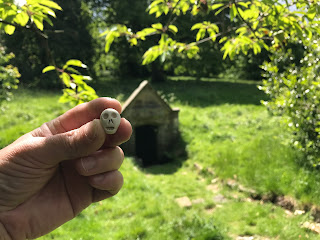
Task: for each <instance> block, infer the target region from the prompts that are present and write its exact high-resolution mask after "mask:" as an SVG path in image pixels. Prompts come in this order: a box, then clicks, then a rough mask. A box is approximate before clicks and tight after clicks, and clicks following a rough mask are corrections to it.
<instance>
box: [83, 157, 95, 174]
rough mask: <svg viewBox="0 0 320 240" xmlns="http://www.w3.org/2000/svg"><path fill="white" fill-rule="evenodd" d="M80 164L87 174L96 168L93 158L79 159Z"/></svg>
mask: <svg viewBox="0 0 320 240" xmlns="http://www.w3.org/2000/svg"><path fill="white" fill-rule="evenodd" d="M81 164H82V167H83V169H84V170H85V171H86V172H89V171H90V170H92V169H93V168H94V167H95V166H96V160H95V159H94V158H93V157H86V158H81Z"/></svg>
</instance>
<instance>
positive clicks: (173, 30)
mask: <svg viewBox="0 0 320 240" xmlns="http://www.w3.org/2000/svg"><path fill="white" fill-rule="evenodd" d="M168 28H169V30H171V32H173V33H177V32H178V28H177V27H176V26H175V25H169V27H168Z"/></svg>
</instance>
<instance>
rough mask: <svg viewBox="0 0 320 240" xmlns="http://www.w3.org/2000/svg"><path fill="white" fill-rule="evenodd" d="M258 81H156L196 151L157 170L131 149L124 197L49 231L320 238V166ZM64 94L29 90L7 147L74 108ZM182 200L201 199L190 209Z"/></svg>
mask: <svg viewBox="0 0 320 240" xmlns="http://www.w3.org/2000/svg"><path fill="white" fill-rule="evenodd" d="M138 84H139V82H138V81H136V80H135V81H129V80H127V81H122V82H120V83H119V82H112V81H106V82H103V83H101V84H100V85H99V86H97V87H98V89H99V92H98V93H99V95H100V96H110V97H114V98H117V99H119V100H121V101H125V100H126V98H127V97H128V96H129V95H130V93H131V92H132V91H133V90H134V89H135V87H137V86H138ZM256 85H257V83H256V82H251V81H241V82H231V81H221V80H219V81H218V80H212V79H203V80H202V81H190V80H188V79H181V78H178V79H171V80H170V81H168V82H167V83H166V84H154V85H153V86H154V88H155V89H157V90H158V91H159V93H160V94H161V95H162V96H163V97H164V98H165V99H166V100H167V101H168V102H169V103H170V105H171V106H172V107H179V108H180V110H181V112H180V115H179V118H180V131H181V137H182V143H181V145H182V146H183V147H184V150H185V151H186V155H182V156H176V157H175V160H174V161H172V162H170V163H167V164H164V165H158V166H152V167H148V168H141V167H139V166H138V165H137V164H136V163H135V161H134V159H133V158H131V157H126V159H125V162H124V164H123V166H122V168H121V171H122V173H123V175H124V178H125V184H124V187H123V189H122V190H121V192H120V193H119V194H118V195H117V196H115V197H114V198H112V199H109V200H106V201H103V202H100V203H96V204H93V205H92V206H90V207H89V208H88V209H86V210H85V211H84V212H82V213H81V214H80V215H79V216H78V217H77V218H75V219H74V220H72V221H70V222H68V223H67V224H65V225H64V226H62V227H60V228H58V229H57V230H55V231H54V232H52V233H50V234H49V235H47V236H44V237H42V238H40V239H42V240H47V239H59V240H60V239H61V240H70V239H74V240H76V239H83V240H89V239H97V240H100V239H101V240H104V239H207V240H209V239H211V240H213V239H245V238H244V237H247V239H250V238H249V237H254V238H251V239H265V240H266V239H319V235H318V234H316V233H315V232H313V231H310V230H308V229H306V228H303V227H302V226H303V224H304V223H306V222H310V223H312V222H313V220H315V219H314V216H315V215H314V214H313V213H312V211H309V210H310V208H311V205H313V206H316V205H320V181H319V180H320V174H319V173H318V172H317V171H316V170H314V169H306V168H303V167H302V164H301V162H302V161H303V158H302V157H301V156H300V155H299V154H298V153H297V152H296V151H295V150H293V149H292V148H291V147H290V146H289V145H288V144H287V140H286V139H287V136H288V133H287V132H286V130H285V127H284V126H283V124H282V123H281V118H279V117H275V116H270V115H269V114H268V112H267V110H266V109H265V107H264V106H262V105H261V104H260V100H261V99H266V96H265V95H264V94H263V93H262V92H260V91H259V90H258V89H257V87H256ZM58 98H59V92H44V91H37V92H34V91H31V90H24V89H22V90H19V92H18V94H16V98H15V99H14V101H12V102H11V103H10V104H8V110H7V111H6V112H5V113H4V114H3V115H2V116H0V122H1V126H0V147H4V146H5V145H7V144H9V143H10V142H12V141H13V140H14V139H15V138H17V137H18V136H20V135H21V134H23V133H25V132H27V131H29V130H31V129H33V128H35V127H37V126H39V125H41V124H42V123H43V122H44V121H48V120H50V119H51V118H53V117H55V116H58V115H59V114H61V113H62V112H64V111H65V110H66V109H67V107H66V106H64V105H61V104H59V103H58V102H57V101H58ZM181 198H183V199H187V200H189V201H190V203H191V204H190V203H189V206H188V207H181V206H180V205H179V203H178V200H179V199H181ZM280 198H282V199H287V200H288V199H289V200H290V201H289V202H290V203H292V204H293V203H294V207H291V208H290V207H285V206H284V205H281V204H279V201H277V199H280ZM313 209H315V207H314V208H313ZM296 210H304V212H303V211H300V212H299V211H296Z"/></svg>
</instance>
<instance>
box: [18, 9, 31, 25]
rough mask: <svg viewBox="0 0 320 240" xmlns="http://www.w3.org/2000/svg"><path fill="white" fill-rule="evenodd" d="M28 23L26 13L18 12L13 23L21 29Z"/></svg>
mask: <svg viewBox="0 0 320 240" xmlns="http://www.w3.org/2000/svg"><path fill="white" fill-rule="evenodd" d="M28 21H29V15H28V14H27V13H26V12H20V13H18V14H17V16H16V18H15V22H16V23H17V24H19V25H21V26H22V27H24V26H26V25H27V23H28Z"/></svg>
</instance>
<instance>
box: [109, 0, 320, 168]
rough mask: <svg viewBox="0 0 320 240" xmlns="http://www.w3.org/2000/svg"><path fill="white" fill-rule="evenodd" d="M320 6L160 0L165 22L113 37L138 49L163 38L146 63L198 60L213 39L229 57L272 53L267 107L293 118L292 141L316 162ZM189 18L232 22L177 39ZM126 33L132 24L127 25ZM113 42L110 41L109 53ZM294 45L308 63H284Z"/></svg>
mask: <svg viewBox="0 0 320 240" xmlns="http://www.w3.org/2000/svg"><path fill="white" fill-rule="evenodd" d="M319 3H320V1H319V0H316V1H302V0H298V1H280V0H263V1H256V0H254V1H227V0H222V1H214V0H211V1H209V0H201V1H196V0H154V1H152V2H151V3H150V5H149V7H148V12H149V14H151V15H155V17H156V18H158V19H159V20H160V21H158V22H157V23H156V24H153V25H151V28H144V29H142V30H140V31H138V32H136V33H133V32H132V31H126V30H125V31H118V30H117V29H115V30H114V32H113V36H115V37H116V38H120V37H123V36H124V37H126V39H127V40H128V41H129V42H130V43H131V45H137V44H138V43H139V41H141V42H142V41H145V39H146V38H147V37H150V36H153V35H159V36H160V37H159V40H158V43H155V44H154V45H153V46H151V47H150V48H149V49H148V50H147V51H146V52H145V53H144V55H143V62H142V64H150V63H152V62H154V61H155V60H156V59H158V58H160V59H161V61H165V60H166V59H167V56H170V54H172V53H179V54H181V53H185V54H186V55H187V56H188V57H189V58H194V57H197V56H198V53H199V46H200V44H202V43H204V42H208V41H214V42H218V43H219V46H220V49H221V51H222V52H223V59H226V58H230V59H231V60H232V59H234V58H235V56H236V55H239V54H244V55H248V54H252V53H253V54H255V55H256V54H259V53H261V52H262V51H263V50H264V51H268V52H269V54H270V56H271V57H270V58H271V59H270V62H269V63H266V64H265V65H264V70H265V71H266V75H265V77H266V78H267V80H265V81H264V86H263V87H261V89H262V90H264V91H265V92H266V93H267V94H269V95H270V97H271V101H270V102H269V103H268V104H267V105H268V107H269V109H270V110H272V111H273V112H277V113H281V114H285V115H286V116H287V117H288V124H289V126H290V127H291V129H292V130H293V133H294V135H293V139H292V142H293V143H294V145H295V146H297V147H298V148H299V149H301V150H302V151H303V152H305V153H306V154H307V155H308V159H309V163H310V162H311V163H315V162H318V161H319V160H320V159H319V157H318V156H319V147H320V137H319V130H320V123H319V122H320V113H319V107H318V105H319V80H318V77H317V76H318V75H319V74H318V73H319V71H318V65H319V64H318V61H319V60H318V58H317V54H316V55H315V53H319V50H318V49H317V47H315V46H316V45H317V40H318V39H319V38H318V34H319V33H320V30H319V27H318V23H319V22H318V20H319V14H318V13H319V12H320V4H319ZM186 14H190V15H192V16H198V15H208V14H213V15H214V16H216V17H218V16H222V17H221V19H225V17H227V24H225V21H219V20H218V19H214V18H212V19H211V20H210V19H209V20H206V21H203V22H198V23H195V24H193V26H192V27H191V31H195V32H196V36H195V38H194V39H195V41H193V42H185V41H178V40H175V39H176V38H177V35H178V34H179V32H178V27H177V26H176V25H175V22H176V20H177V19H178V18H179V17H181V16H182V15H186ZM121 29H126V26H125V25H122V26H121ZM170 32H171V33H170ZM172 32H173V35H174V36H172ZM111 40H112V41H111ZM113 40H114V39H109V38H108V37H107V38H106V45H107V46H108V47H107V48H106V51H109V49H110V45H111V44H112V42H113ZM313 41H315V42H313ZM294 42H299V44H301V45H303V46H305V47H306V48H307V49H308V50H306V51H304V53H303V54H304V55H303V57H302V58H301V59H303V60H302V61H301V63H299V64H296V63H291V62H290V61H287V62H285V63H282V64H280V63H281V62H282V59H291V57H292V56H291V55H292V50H290V49H291V47H290V44H292V43H294ZM280 65H282V69H279V67H280Z"/></svg>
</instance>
